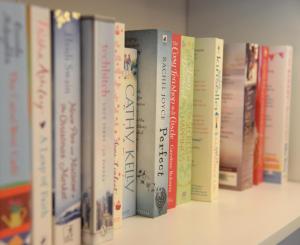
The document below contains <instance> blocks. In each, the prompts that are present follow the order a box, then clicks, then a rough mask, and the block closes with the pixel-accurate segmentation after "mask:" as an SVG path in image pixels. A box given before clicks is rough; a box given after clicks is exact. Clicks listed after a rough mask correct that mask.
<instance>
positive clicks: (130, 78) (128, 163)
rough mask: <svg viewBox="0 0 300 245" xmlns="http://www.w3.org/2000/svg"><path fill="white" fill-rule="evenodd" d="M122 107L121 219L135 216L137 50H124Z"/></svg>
mask: <svg viewBox="0 0 300 245" xmlns="http://www.w3.org/2000/svg"><path fill="white" fill-rule="evenodd" d="M124 68H125V71H124V80H123V83H124V85H123V87H122V88H123V90H122V93H123V96H124V98H125V100H124V106H123V113H124V120H123V127H124V139H123V141H124V158H123V161H124V180H123V181H124V188H123V217H124V218H126V217H130V216H133V215H135V214H136V119H137V102H136V101H137V72H138V71H137V50H136V49H128V48H126V49H125V54H124Z"/></svg>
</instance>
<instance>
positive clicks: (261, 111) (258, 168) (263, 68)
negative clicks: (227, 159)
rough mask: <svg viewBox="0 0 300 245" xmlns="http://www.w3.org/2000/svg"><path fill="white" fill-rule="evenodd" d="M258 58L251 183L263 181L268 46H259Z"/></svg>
mask: <svg viewBox="0 0 300 245" xmlns="http://www.w3.org/2000/svg"><path fill="white" fill-rule="evenodd" d="M258 59H259V60H258V77H257V87H256V105H255V128H256V141H255V150H254V161H253V183H254V184H255V185H257V184H259V183H261V182H262V181H263V171H264V154H265V129H266V103H267V82H268V62H269V48H268V47H267V46H263V45H262V46H259V49H258Z"/></svg>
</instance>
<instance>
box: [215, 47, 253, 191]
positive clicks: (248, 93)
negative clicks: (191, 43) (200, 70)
mask: <svg viewBox="0 0 300 245" xmlns="http://www.w3.org/2000/svg"><path fill="white" fill-rule="evenodd" d="M257 69H258V45H257V44H252V43H238V44H225V46H224V64H223V72H224V73H223V86H222V116H221V149H220V150H221V151H220V176H219V183H220V187H222V188H227V189H234V190H243V189H246V188H249V187H251V186H252V184H253V152H254V145H255V128H254V119H255V96H256V83H257Z"/></svg>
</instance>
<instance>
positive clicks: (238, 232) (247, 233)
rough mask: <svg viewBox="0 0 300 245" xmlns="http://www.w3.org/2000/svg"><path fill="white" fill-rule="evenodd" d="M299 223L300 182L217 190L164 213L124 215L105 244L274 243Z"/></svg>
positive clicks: (294, 228) (289, 232)
mask: <svg viewBox="0 0 300 245" xmlns="http://www.w3.org/2000/svg"><path fill="white" fill-rule="evenodd" d="M299 227H300V184H299V183H292V182H288V183H285V184H283V185H274V184H265V183H263V184H261V185H259V186H254V187H253V188H251V189H248V190H245V191H242V192H237V191H229V190H220V192H219V200H218V201H216V202H213V203H205V202H195V201H192V202H190V203H187V204H182V205H179V206H177V207H176V208H175V209H171V210H170V211H168V213H167V214H166V215H163V216H161V217H158V218H155V219H151V218H145V217H140V216H135V217H131V218H128V219H125V220H124V221H123V225H122V228H121V229H119V230H116V231H115V232H114V240H113V241H110V242H108V243H106V244H107V245H119V244H122V245H133V244H143V245H153V244H155V245H165V244H172V245H179V244H180V245H181V244H222V245H227V244H230V245H235V244H238V245H240V244H243V245H247V244H249V245H250V244H251V245H252V244H264V245H265V244H276V243H277V242H279V241H281V240H283V239H284V238H286V237H287V236H288V235H290V234H291V233H292V232H294V231H296V230H297V229H298V228H299Z"/></svg>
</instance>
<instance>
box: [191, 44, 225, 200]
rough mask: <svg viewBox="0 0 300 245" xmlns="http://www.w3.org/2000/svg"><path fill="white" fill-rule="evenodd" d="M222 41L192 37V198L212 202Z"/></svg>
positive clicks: (216, 179)
mask: <svg viewBox="0 0 300 245" xmlns="http://www.w3.org/2000/svg"><path fill="white" fill-rule="evenodd" d="M223 46H224V41H223V40H222V39H218V38H196V43H195V81H194V114H193V163H192V199H193V200H197V201H207V202H211V201H215V200H216V199H217V197H218V190H219V165H220V130H221V103H222V69H223Z"/></svg>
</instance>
